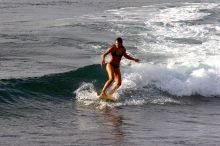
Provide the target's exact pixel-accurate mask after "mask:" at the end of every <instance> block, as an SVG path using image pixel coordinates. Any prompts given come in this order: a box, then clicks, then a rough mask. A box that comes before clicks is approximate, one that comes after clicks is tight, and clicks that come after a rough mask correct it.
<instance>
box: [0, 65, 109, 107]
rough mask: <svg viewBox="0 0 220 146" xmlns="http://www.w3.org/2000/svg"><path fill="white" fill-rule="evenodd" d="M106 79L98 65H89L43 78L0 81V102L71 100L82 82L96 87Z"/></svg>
mask: <svg viewBox="0 0 220 146" xmlns="http://www.w3.org/2000/svg"><path fill="white" fill-rule="evenodd" d="M105 78H106V74H105V73H104V71H103V70H102V69H100V65H90V66H85V67H82V68H79V69H77V70H74V71H69V72H65V73H59V74H52V75H46V76H43V77H34V78H23V79H2V80H0V102H4V103H10V102H16V101H18V100H19V98H36V99H39V98H40V99H43V98H44V99H48V100H54V99H55V98H56V99H71V98H72V97H73V96H74V95H73V91H74V90H76V89H77V88H78V87H79V85H80V84H81V83H82V82H93V83H94V84H95V85H96V87H97V88H98V87H100V84H101V83H103V81H104V80H105Z"/></svg>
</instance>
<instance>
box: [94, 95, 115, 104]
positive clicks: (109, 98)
mask: <svg viewBox="0 0 220 146" xmlns="http://www.w3.org/2000/svg"><path fill="white" fill-rule="evenodd" d="M97 97H98V99H100V100H105V101H110V102H115V101H116V100H117V99H116V98H115V97H113V96H111V95H108V94H106V95H103V96H102V95H97Z"/></svg>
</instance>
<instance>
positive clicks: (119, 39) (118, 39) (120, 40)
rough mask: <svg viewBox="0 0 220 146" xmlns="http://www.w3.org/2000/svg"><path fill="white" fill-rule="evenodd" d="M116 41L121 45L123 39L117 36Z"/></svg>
mask: <svg viewBox="0 0 220 146" xmlns="http://www.w3.org/2000/svg"><path fill="white" fill-rule="evenodd" d="M116 41H117V42H119V43H120V44H122V45H123V40H122V38H120V37H118V38H117V39H116Z"/></svg>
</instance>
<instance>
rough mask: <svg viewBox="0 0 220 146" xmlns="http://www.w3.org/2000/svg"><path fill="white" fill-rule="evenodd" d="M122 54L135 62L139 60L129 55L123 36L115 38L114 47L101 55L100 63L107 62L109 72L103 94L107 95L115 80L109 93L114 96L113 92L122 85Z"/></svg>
mask: <svg viewBox="0 0 220 146" xmlns="http://www.w3.org/2000/svg"><path fill="white" fill-rule="evenodd" d="M109 53H111V56H110V61H109V62H107V63H105V57H106V56H107V55H108V54H109ZM122 56H124V57H125V58H127V59H129V60H133V61H135V62H139V59H136V58H133V57H132V56H130V55H128V54H127V53H126V49H125V47H124V46H123V40H122V38H120V37H119V38H117V39H116V40H115V43H114V44H113V45H112V47H110V48H108V49H107V50H106V51H105V52H104V53H103V54H102V57H101V61H100V64H101V65H103V64H106V71H107V73H108V77H109V79H108V80H107V81H106V83H105V85H104V87H103V89H102V92H101V94H100V95H99V96H100V97H101V96H106V95H107V93H106V90H107V89H108V87H109V86H110V85H111V83H112V82H113V81H115V84H114V85H113V86H112V89H111V91H110V92H109V94H108V95H110V96H112V95H113V93H114V92H115V91H116V90H117V89H118V88H119V87H120V86H121V72H120V61H121V58H122Z"/></svg>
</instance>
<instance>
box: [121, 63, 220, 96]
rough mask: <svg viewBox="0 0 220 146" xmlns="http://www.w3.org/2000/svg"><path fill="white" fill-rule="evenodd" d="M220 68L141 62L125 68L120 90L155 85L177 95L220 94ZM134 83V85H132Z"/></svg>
mask: <svg viewBox="0 0 220 146" xmlns="http://www.w3.org/2000/svg"><path fill="white" fill-rule="evenodd" d="M219 69H220V68H216V67H215V68H213V67H211V66H209V65H208V64H206V65H205V64H203V65H202V64H200V65H199V66H197V67H191V66H190V67H186V66H184V67H183V66H182V67H176V68H172V69H170V68H168V67H166V66H162V65H156V66H155V65H150V64H145V63H144V64H139V65H134V66H132V67H131V68H130V69H126V70H124V71H125V73H124V74H123V78H124V79H123V84H122V87H121V89H120V90H125V89H127V88H130V89H133V88H141V87H143V86H147V85H155V86H156V87H157V88H159V89H161V90H163V91H166V92H169V93H170V94H173V95H176V96H191V95H194V94H199V95H202V96H220V71H219ZM131 85H132V86H131Z"/></svg>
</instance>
